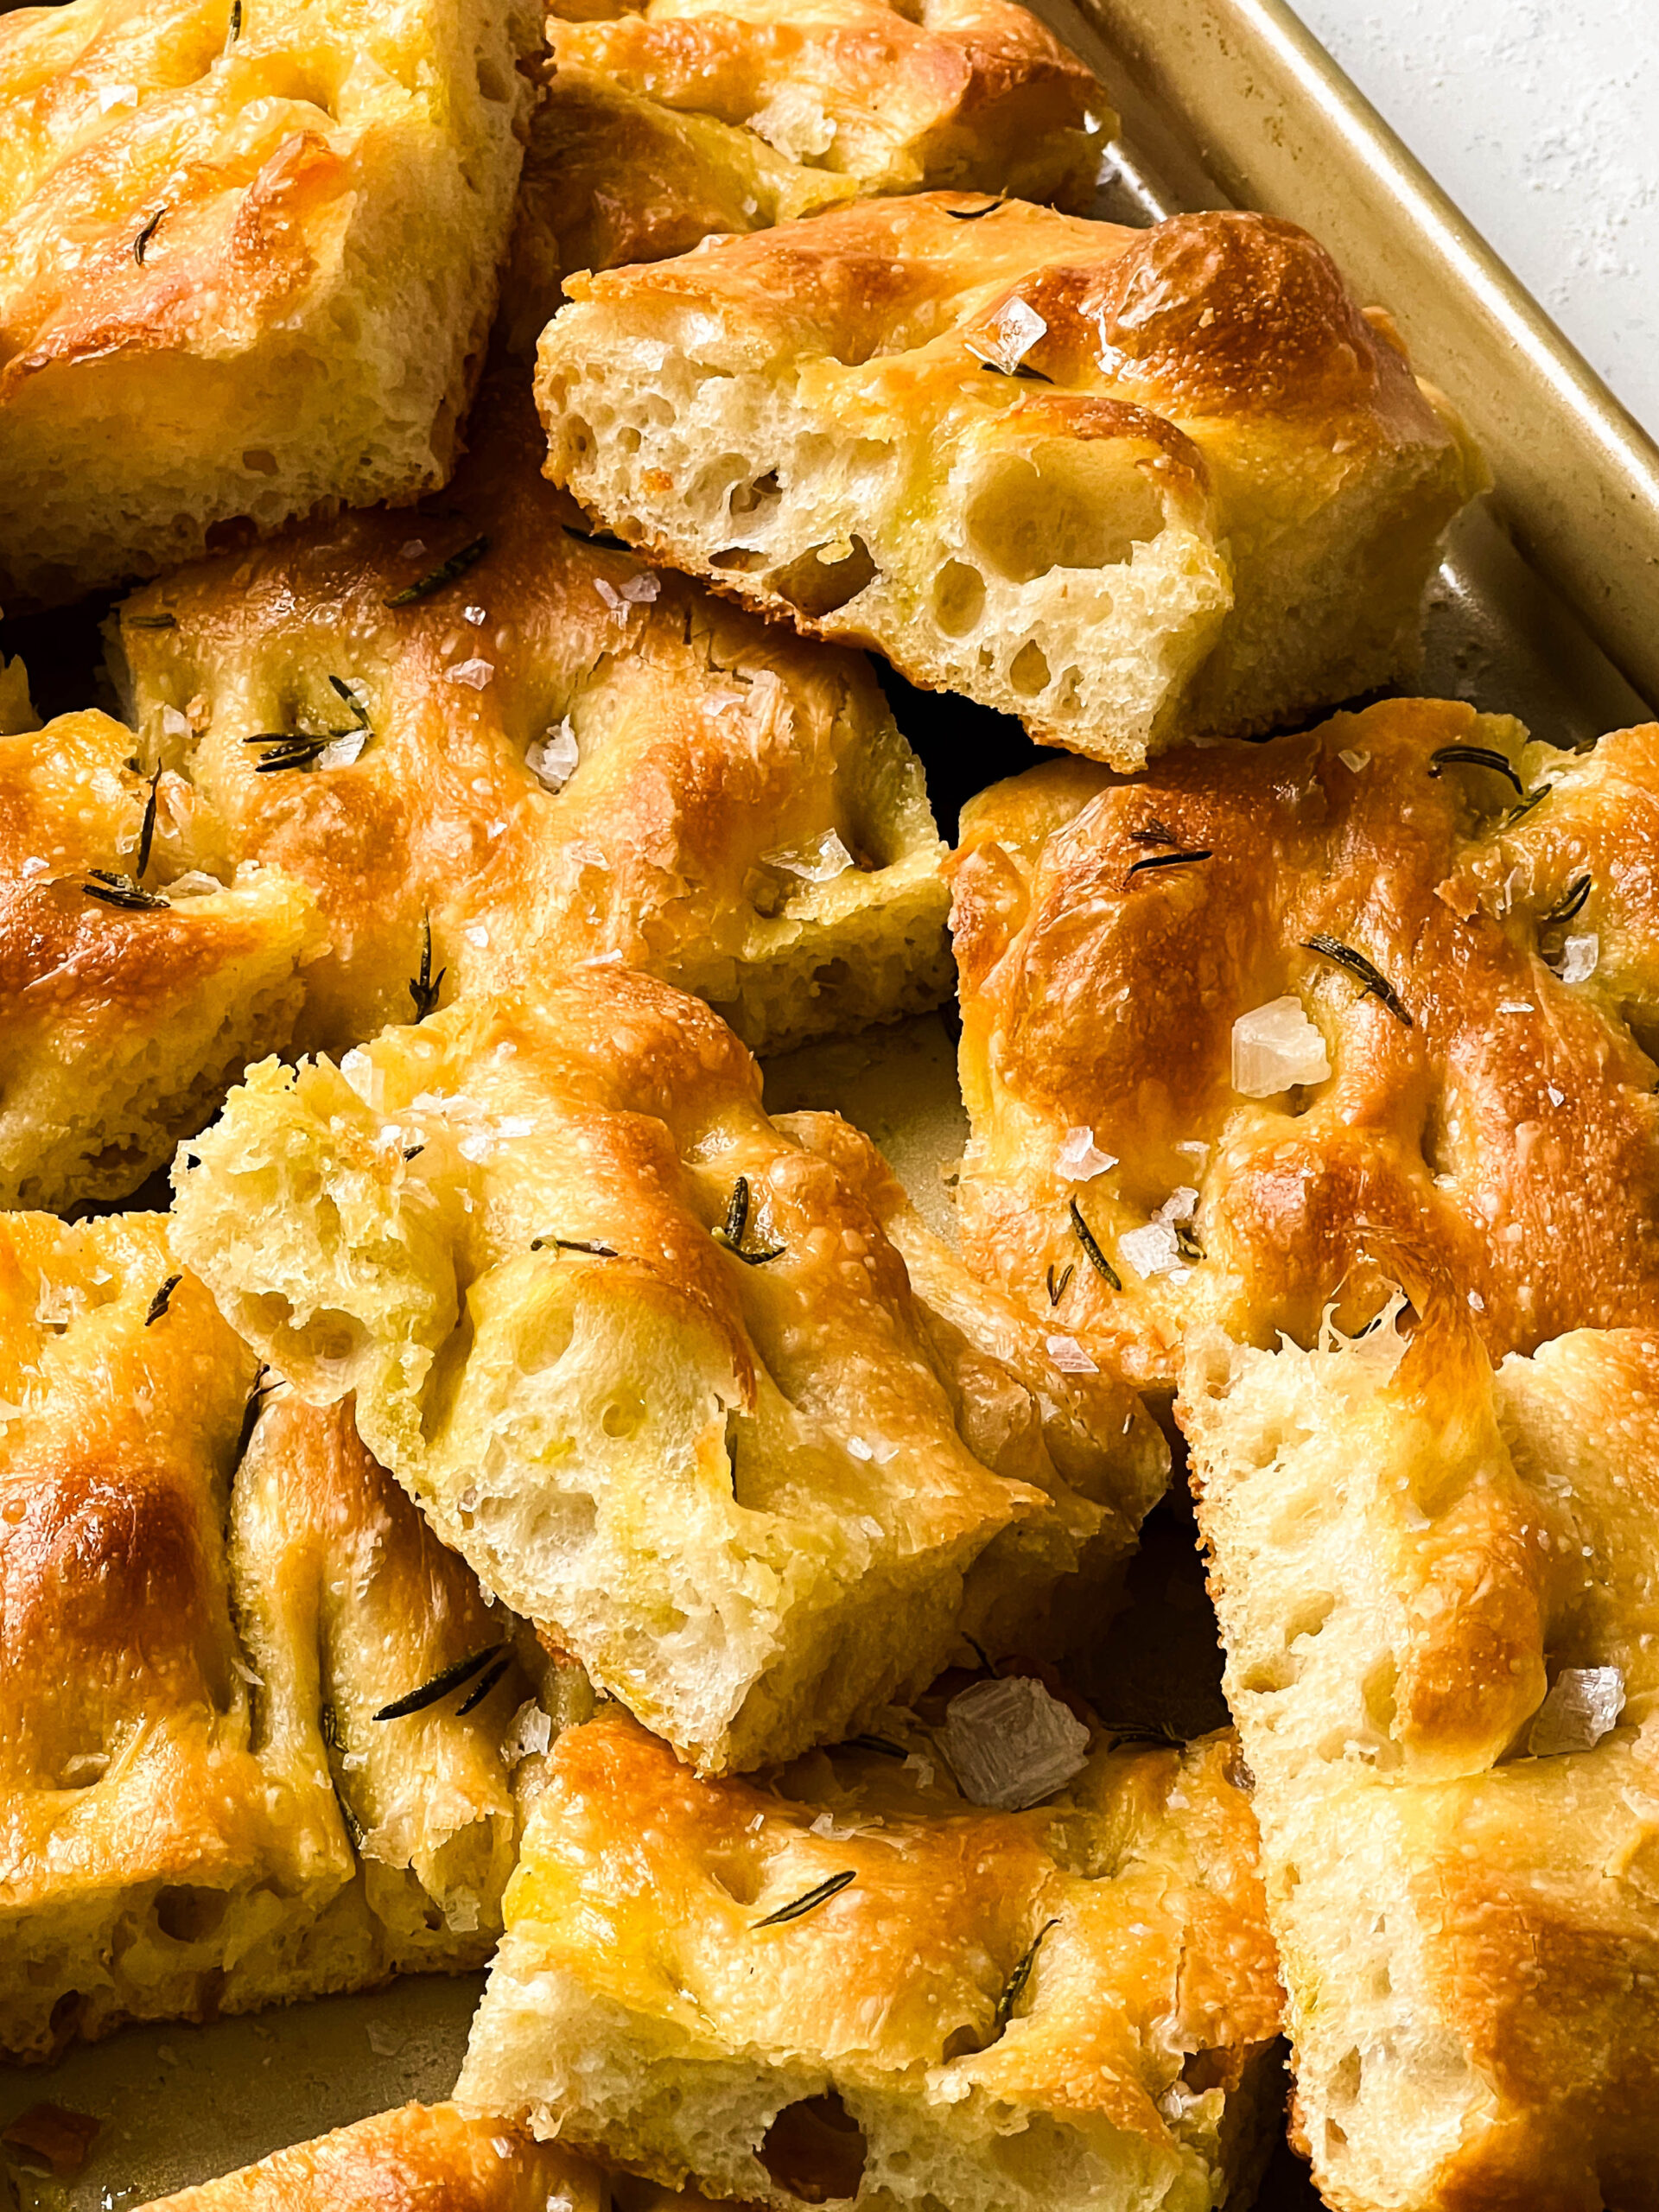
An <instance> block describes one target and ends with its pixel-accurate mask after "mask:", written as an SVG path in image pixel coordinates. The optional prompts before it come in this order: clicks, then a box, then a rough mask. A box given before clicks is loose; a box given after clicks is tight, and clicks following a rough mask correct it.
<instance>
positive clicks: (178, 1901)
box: [155, 1884, 230, 1943]
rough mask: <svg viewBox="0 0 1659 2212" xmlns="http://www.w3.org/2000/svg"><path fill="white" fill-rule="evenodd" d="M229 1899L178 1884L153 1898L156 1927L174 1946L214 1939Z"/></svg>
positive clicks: (161, 1891)
mask: <svg viewBox="0 0 1659 2212" xmlns="http://www.w3.org/2000/svg"><path fill="white" fill-rule="evenodd" d="M229 1904H230V1898H229V1897H228V1896H227V1894H226V1891H223V1890H202V1889H196V1888H194V1887H193V1886H191V1885H188V1884H181V1885H179V1886H178V1887H177V1888H175V1889H166V1890H160V1891H157V1892H156V1906H155V1912H156V1927H157V1928H159V1929H160V1930H161V1932H162V1935H163V1936H170V1937H171V1938H172V1940H173V1942H175V1943H200V1942H205V1941H206V1939H207V1937H208V1936H213V1935H216V1934H217V1933H218V1930H219V1923H221V1922H222V1921H223V1919H224V1917H225V1913H226V1907H227V1906H228V1905H229Z"/></svg>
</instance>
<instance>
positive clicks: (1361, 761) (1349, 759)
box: [1337, 745, 1371, 775]
mask: <svg viewBox="0 0 1659 2212" xmlns="http://www.w3.org/2000/svg"><path fill="white" fill-rule="evenodd" d="M1337 758H1338V760H1340V761H1341V763H1342V765H1343V766H1344V768H1351V769H1352V770H1353V772H1354V773H1355V775H1357V774H1358V773H1359V772H1360V770H1361V769H1362V768H1364V767H1367V766H1370V758H1371V756H1370V753H1356V752H1355V751H1354V750H1353V748H1352V747H1351V746H1346V745H1344V747H1343V748H1342V750H1341V752H1340V753H1338V755H1337Z"/></svg>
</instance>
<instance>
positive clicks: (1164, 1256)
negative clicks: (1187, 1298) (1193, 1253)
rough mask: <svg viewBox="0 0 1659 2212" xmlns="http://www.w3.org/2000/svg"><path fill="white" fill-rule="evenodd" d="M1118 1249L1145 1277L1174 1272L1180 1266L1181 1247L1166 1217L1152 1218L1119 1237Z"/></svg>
mask: <svg viewBox="0 0 1659 2212" xmlns="http://www.w3.org/2000/svg"><path fill="white" fill-rule="evenodd" d="M1117 1249H1118V1251H1119V1253H1120V1254H1121V1255H1122V1257H1123V1258H1124V1259H1126V1260H1127V1261H1128V1263H1129V1265H1130V1266H1131V1267H1132V1268H1134V1270H1135V1273H1136V1274H1138V1275H1139V1276H1140V1277H1141V1280H1142V1281H1151V1279H1152V1278H1153V1276H1154V1275H1173V1274H1176V1273H1177V1271H1178V1270H1179V1268H1180V1267H1181V1248H1180V1244H1179V1242H1178V1240H1177V1238H1176V1235H1175V1231H1174V1230H1173V1228H1171V1226H1170V1224H1168V1223H1167V1222H1166V1221H1149V1222H1148V1223H1147V1224H1146V1227H1145V1228H1144V1229H1132V1230H1129V1232H1128V1235H1127V1236H1120V1237H1119V1238H1118V1240H1117Z"/></svg>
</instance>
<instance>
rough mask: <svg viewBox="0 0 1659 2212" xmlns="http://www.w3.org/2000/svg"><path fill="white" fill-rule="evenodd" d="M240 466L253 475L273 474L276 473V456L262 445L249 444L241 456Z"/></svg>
mask: <svg viewBox="0 0 1659 2212" xmlns="http://www.w3.org/2000/svg"><path fill="white" fill-rule="evenodd" d="M242 466H243V467H244V468H245V469H248V470H250V471H251V473H252V474H254V475H255V476H274V475H275V474H277V456H276V454H274V453H270V452H268V451H267V450H266V448H264V446H251V447H250V448H249V449H248V451H247V452H246V453H245V454H243V456H242Z"/></svg>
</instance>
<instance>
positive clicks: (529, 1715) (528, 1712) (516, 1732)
mask: <svg viewBox="0 0 1659 2212" xmlns="http://www.w3.org/2000/svg"><path fill="white" fill-rule="evenodd" d="M552 1741H553V1719H552V1716H551V1714H550V1713H543V1711H542V1708H541V1707H540V1706H539V1705H537V1702H536V1700H535V1699H534V1698H530V1699H528V1700H526V1701H525V1702H524V1704H523V1705H521V1706H520V1707H519V1708H518V1712H517V1713H514V1714H513V1716H512V1720H511V1721H510V1722H509V1723H508V1726H507V1732H506V1734H505V1736H504V1737H503V1738H501V1758H502V1761H503V1764H505V1765H507V1766H509V1767H514V1766H517V1765H518V1762H519V1760H520V1759H527V1758H537V1757H538V1756H539V1755H540V1754H541V1753H542V1752H543V1751H545V1750H546V1749H547V1747H548V1745H550V1743H551V1742H552Z"/></svg>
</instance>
